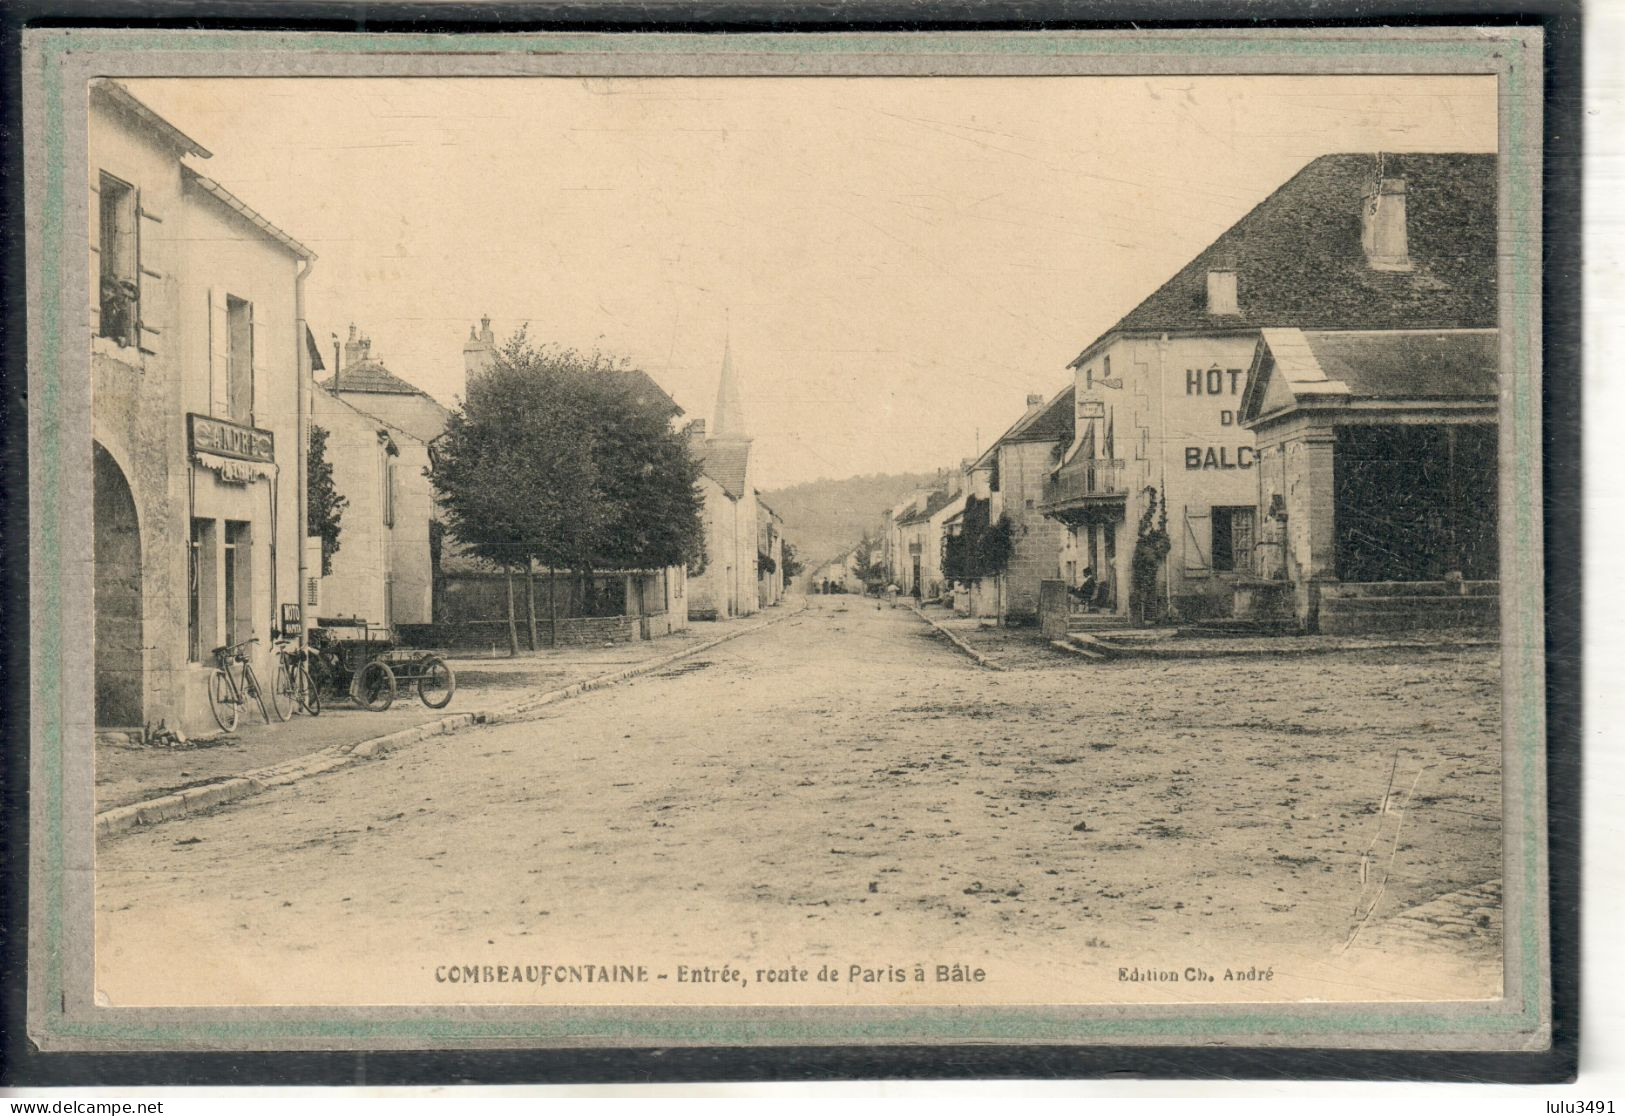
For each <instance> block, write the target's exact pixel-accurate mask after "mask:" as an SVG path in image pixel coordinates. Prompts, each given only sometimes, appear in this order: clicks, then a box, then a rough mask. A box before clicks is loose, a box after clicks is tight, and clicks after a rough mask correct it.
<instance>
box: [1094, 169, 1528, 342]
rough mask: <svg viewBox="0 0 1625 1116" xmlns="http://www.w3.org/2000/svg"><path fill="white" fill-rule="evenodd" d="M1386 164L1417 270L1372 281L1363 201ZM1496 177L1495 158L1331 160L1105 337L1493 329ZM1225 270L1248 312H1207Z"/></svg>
mask: <svg viewBox="0 0 1625 1116" xmlns="http://www.w3.org/2000/svg"><path fill="white" fill-rule="evenodd" d="M1379 160H1380V165H1381V171H1380V173H1381V174H1382V175H1383V176H1384V177H1386V178H1403V179H1405V191H1406V224H1407V240H1408V245H1407V247H1408V250H1409V254H1410V258H1411V260H1412V262H1413V263H1414V265H1415V266H1414V269H1413V270H1411V271H1377V270H1374V269H1372V268H1371V267H1370V266H1368V264H1367V262H1366V258H1365V253H1364V250H1363V249H1362V247H1361V243H1360V227H1361V221H1360V213H1361V205H1362V196H1363V194H1364V191H1365V188H1366V186H1367V184H1368V183H1370V182H1371V181H1372V180H1373V179H1374V178H1375V177H1376V176H1377V174H1378V173H1379V170H1378V167H1379ZM1495 171H1496V156H1494V155H1465V154H1443V155H1428V154H1385V155H1381V156H1379V155H1376V154H1360V155H1322V156H1321V157H1320V158H1318V159H1316V160H1314V161H1313V162H1311V163H1310V164H1309V165H1308V166H1306V167H1304V168H1303V170H1301V171H1299V172H1298V173H1297V174H1295V175H1294V176H1293V177H1292V178H1291V179H1289V180H1288V181H1287V182H1286V183H1285V184H1284V185H1282V186H1281V187H1280V188H1279V189H1278V190H1276V191H1275V192H1274V193H1273V194H1271V195H1270V196H1269V197H1268V198H1266V199H1264V201H1262V202H1261V203H1259V205H1258V206H1257V207H1256V208H1254V209H1253V211H1252V212H1251V213H1249V214H1247V216H1245V217H1243V218H1242V219H1241V220H1240V221H1238V222H1236V224H1234V225H1232V226H1231V227H1230V229H1229V230H1228V231H1226V232H1225V233H1224V234H1222V235H1221V236H1220V237H1219V238H1218V239H1217V240H1215V241H1214V242H1213V243H1212V244H1211V245H1209V246H1208V247H1207V248H1206V249H1205V250H1204V251H1202V252H1201V253H1200V254H1199V255H1198V256H1197V257H1196V258H1195V259H1194V260H1192V261H1191V262H1190V263H1189V264H1187V265H1186V266H1185V267H1184V268H1182V269H1181V270H1180V271H1179V272H1178V273H1177V274H1176V275H1175V276H1174V277H1173V278H1172V279H1170V280H1168V282H1166V283H1164V284H1163V285H1162V286H1161V287H1159V288H1158V289H1157V290H1156V291H1155V292H1154V293H1152V295H1151V296H1150V297H1149V298H1147V299H1146V300H1145V301H1144V302H1142V303H1140V305H1139V306H1137V307H1135V308H1134V309H1133V310H1131V311H1130V312H1129V313H1128V314H1127V315H1125V316H1124V317H1123V319H1122V320H1121V321H1119V322H1118V323H1117V324H1116V325H1114V326H1113V327H1112V328H1111V329H1110V330H1108V331H1107V335H1109V334H1111V333H1114V332H1118V331H1153V332H1160V331H1167V330H1180V329H1203V328H1257V327H1260V326H1296V327H1297V328H1299V329H1474V328H1488V327H1493V326H1495V325H1496V266H1497V264H1496V177H1495ZM1221 268H1233V269H1235V271H1236V273H1237V276H1236V284H1237V302H1238V305H1239V310H1240V313H1237V314H1219V315H1215V314H1209V313H1208V312H1207V273H1208V272H1209V271H1210V270H1214V269H1221ZM1103 336H1105V335H1103ZM1085 351H1086V352H1087V350H1085Z"/></svg>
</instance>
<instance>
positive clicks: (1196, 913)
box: [97, 597, 1500, 1004]
mask: <svg viewBox="0 0 1625 1116" xmlns="http://www.w3.org/2000/svg"><path fill="white" fill-rule="evenodd" d="M1497 675H1498V664H1497V661H1496V658H1495V656H1494V655H1493V654H1491V653H1482V654H1476V653H1470V652H1469V653H1461V652H1458V653H1453V654H1448V655H1444V654H1429V653H1426V652H1418V653H1415V654H1407V655H1404V656H1399V657H1396V656H1393V655H1388V656H1383V657H1378V656H1373V655H1363V656H1362V655H1348V656H1341V655H1340V656H1321V657H1316V658H1306V659H1299V660H1294V659H1293V658H1291V657H1290V656H1289V655H1284V656H1282V657H1281V658H1279V659H1262V660H1261V659H1248V660H1235V661H1224V660H1217V661H1215V660H1204V661H1194V662H1158V663H1123V664H1106V665H1099V664H1080V663H1079V662H1077V661H1076V660H1071V659H1067V658H1064V657H1060V656H1057V657H1056V658H1055V659H1054V660H1053V661H1045V660H1041V659H1040V660H1038V661H1037V665H1034V666H1031V667H1029V668H1027V669H1020V670H1011V671H1007V672H990V671H985V670H981V669H979V668H978V667H976V666H975V665H974V664H972V663H971V662H970V661H969V660H968V659H966V658H965V657H964V656H962V655H961V654H960V653H959V652H957V651H955V650H954V649H952V648H951V647H949V646H948V645H947V644H946V643H945V642H943V641H942V640H940V639H939V638H937V637H935V636H933V635H932V634H931V633H930V631H929V629H927V628H926V627H925V626H924V625H923V624H922V623H921V622H920V621H919V620H918V619H917V618H915V617H914V616H913V615H912V614H910V613H909V612H908V611H906V610H904V609H901V608H899V609H895V610H893V609H888V608H882V609H876V608H875V607H874V605H873V603H872V602H867V603H866V602H863V601H861V600H859V599H857V598H831V597H825V598H814V599H813V601H812V607H811V608H810V609H809V610H808V611H807V612H805V613H803V614H801V615H799V616H795V617H791V618H790V619H788V620H786V621H785V622H783V623H780V624H777V625H774V626H773V627H771V628H768V629H766V630H764V631H762V632H760V633H757V634H753V635H748V636H745V637H742V638H740V639H737V640H734V641H732V642H730V643H727V644H724V645H722V646H719V647H717V648H714V649H712V650H711V651H708V652H706V653H704V654H703V655H701V656H699V657H698V658H696V659H693V660H689V661H686V662H683V663H681V664H678V665H677V666H674V667H672V668H670V669H668V670H666V671H664V672H662V673H659V674H655V675H651V676H648V677H645V678H642V679H639V680H637V681H635V682H633V683H630V684H627V685H623V686H619V687H615V688H613V689H610V690H607V691H604V692H601V693H597V694H593V695H590V696H588V697H585V698H582V699H580V700H577V701H572V702H567V703H563V704H561V705H558V706H556V707H552V708H551V709H550V710H549V712H548V715H547V716H546V717H545V719H542V720H540V721H536V722H534V723H527V724H520V725H509V726H499V727H493V728H489V729H484V730H479V731H476V732H470V733H466V734H462V735H458V736H452V737H445V738H440V739H436V740H432V741H429V742H426V743H424V744H422V745H420V746H416V747H413V748H410V749H407V750H405V751H402V752H397V753H395V754H393V755H391V756H389V757H388V758H387V759H384V760H381V761H378V762H376V763H371V764H367V765H363V766H361V767H358V768H352V769H349V770H346V771H344V772H342V773H336V774H334V775H331V776H323V777H319V778H317V779H313V780H310V781H307V782H304V783H300V784H296V785H294V786H290V787H286V788H282V789H280V790H277V791H274V792H271V793H268V794H266V795H263V796H260V797H258V798H255V799H253V800H251V801H249V802H246V803H243V804H240V805H238V806H235V807H230V808H227V809H224V810H222V811H220V812H218V813H216V814H213V815H208V816H202V817H198V818H193V819H187V820H186V821H184V822H179V823H174V824H171V825H167V826H163V827H159V828H156V829H154V830H151V831H146V832H138V833H134V834H131V835H128V836H125V837H121V838H118V839H116V840H113V841H111V842H109V843H108V844H106V845H105V846H104V847H103V848H102V850H101V851H100V853H99V856H98V864H97V873H98V874H97V882H98V897H97V898H98V983H99V986H100V988H101V990H102V994H103V995H105V996H106V997H107V998H108V999H109V1000H110V1001H111V1002H113V1003H117V1004H178V1003H186V1004H210V1003H241V1002H251V1003H436V1002H464V1001H467V1002H478V1003H591V1002H647V1003H661V1002H671V1003H684V1004H705V1003H718V1004H748V1003H814V1002H822V1003H863V1004H868V1003H875V1004H881V1003H910V1002H949V1003H952V1002H967V1001H969V1002H985V1001H989V1000H992V1001H1000V1002H1008V1003H1019V1002H1098V1001H1133V1002H1148V1001H1150V1002H1183V1001H1191V1000H1221V1001H1222V1000H1237V999H1278V998H1289V999H1296V998H1307V997H1314V998H1321V999H1407V998H1414V997H1426V998H1434V997H1439V998H1448V997H1460V998H1479V997H1488V996H1493V995H1495V994H1497V992H1498V990H1499V986H1500V976H1499V964H1498V957H1497V953H1496V951H1497V949H1498V945H1499V943H1498V941H1497V940H1495V937H1494V935H1492V934H1485V935H1481V936H1480V939H1479V940H1477V941H1475V942H1474V943H1472V944H1471V945H1470V947H1464V946H1463V945H1462V943H1461V942H1460V941H1459V940H1454V941H1453V942H1452V943H1450V944H1449V945H1448V947H1446V946H1442V945H1441V946H1437V947H1435V945H1434V944H1433V943H1430V942H1429V941H1428V940H1426V938H1425V937H1423V938H1418V937H1416V936H1415V935H1410V936H1407V937H1406V938H1405V939H1404V946H1403V948H1402V949H1401V948H1397V947H1394V948H1390V947H1386V946H1379V945H1377V944H1373V943H1379V942H1381V941H1383V938H1382V936H1381V934H1380V928H1381V926H1382V924H1383V923H1384V922H1385V921H1386V920H1387V919H1389V918H1390V917H1391V916H1393V915H1394V914H1395V913H1397V912H1400V911H1403V910H1405V909H1407V908H1411V907H1414V906H1416V905H1417V904H1421V903H1424V902H1428V901H1431V900H1435V899H1437V898H1438V897H1440V896H1442V895H1445V894H1447V893H1451V892H1457V891H1461V890H1463V889H1468V888H1473V887H1479V886H1481V885H1484V884H1485V883H1486V882H1487V881H1491V880H1493V879H1494V878H1496V877H1497V876H1498V875H1499V874H1500V868H1499V863H1500V862H1499V857H1500V838H1499V822H1498V811H1499V808H1498V797H1499V793H1500V777H1499V773H1500V761H1499V739H1498V732H1499V725H1500V708H1499V697H1498V691H1497V685H1496V679H1497ZM1401 815H1402V818H1401ZM1400 820H1402V824H1401V825H1399V826H1398V827H1397V829H1396V825H1395V822H1396V821H1400ZM1391 839H1392V840H1391ZM1362 864H1363V868H1362ZM1372 901H1376V902H1377V909H1376V911H1375V913H1374V914H1373V915H1372V916H1371V919H1370V923H1369V924H1368V926H1367V927H1365V928H1364V929H1362V931H1361V933H1360V935H1358V936H1357V940H1356V942H1355V945H1354V948H1352V949H1347V950H1345V949H1343V948H1342V947H1343V946H1344V945H1345V943H1346V942H1347V941H1348V939H1349V937H1350V935H1351V932H1352V931H1353V930H1354V928H1355V923H1356V911H1357V910H1363V907H1362V904H1365V905H1369V904H1370V903H1371V902H1372ZM571 966H575V967H574V968H571ZM557 967H563V968H562V972H560V971H558V970H557ZM499 969H500V970H501V972H499ZM820 970H824V971H826V972H831V971H832V972H834V973H835V974H836V975H837V976H838V977H839V979H838V980H828V979H826V980H824V981H819V980H818V979H817V974H818V973H819V972H820ZM978 970H980V972H981V979H980V980H977V979H976V974H977V971H978ZM725 973H737V977H735V978H733V979H722V976H723V974H725ZM1266 973H1267V974H1268V976H1267V977H1266V975H1265V974H1266ZM503 974H506V975H503ZM705 974H710V977H709V978H708V977H707V976H706V975H705ZM1168 974H1173V976H1172V977H1170V976H1169V975H1168ZM1227 974H1228V975H1229V977H1230V979H1226V975H1227ZM956 975H959V976H964V977H966V978H967V979H966V980H956V979H954V977H955V976H956ZM775 976H777V977H780V978H782V979H777V980H776V979H773V977H775ZM589 977H591V978H592V979H590V980H589V979H588V978H589ZM919 977H923V978H924V979H923V980H922V979H918V978H919ZM602 978H608V983H605V982H603V979H602ZM688 978H696V979H688ZM939 978H940V979H939ZM1238 978H1239V979H1238Z"/></svg>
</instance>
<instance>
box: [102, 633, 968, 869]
mask: <svg viewBox="0 0 1625 1116" xmlns="http://www.w3.org/2000/svg"><path fill="white" fill-rule="evenodd" d="M806 608H807V606H806V605H805V604H803V605H802V606H801V607H800V608H798V609H795V610H794V611H788V612H784V613H781V614H779V615H778V616H774V617H771V618H769V619H767V620H765V621H763V622H762V623H760V624H754V625H752V626H751V627H748V628H741V629H740V630H739V631H736V632H728V633H726V634H724V635H720V636H718V637H716V638H715V639H708V640H706V641H705V642H703V643H696V644H695V645H694V646H692V647H685V648H684V649H683V650H681V651H675V652H673V653H672V654H670V655H662V656H660V657H659V658H657V659H651V660H649V661H648V662H646V663H638V664H636V665H635V666H630V667H625V668H623V669H621V670H617V671H612V672H611V673H609V674H601V675H598V676H597V677H594V678H587V679H583V680H582V681H580V682H572V683H571V684H570V685H568V686H563V687H560V688H559V689H557V690H548V691H547V692H545V693H542V694H539V695H536V696H533V697H525V698H522V699H520V700H518V701H512V702H508V703H507V704H505V705H499V706H496V707H494V708H492V709H490V710H484V711H479V710H476V711H471V712H468V713H456V714H453V715H451V716H449V717H441V718H440V719H438V720H434V721H428V722H426V723H424V724H421V725H413V726H411V727H408V728H404V729H397V730H396V731H394V732H391V733H386V734H384V735H383V736H374V737H371V738H369V739H366V740H358V741H349V742H346V743H342V744H334V745H331V746H329V747H326V748H323V749H321V750H319V751H315V752H311V753H310V754H308V755H304V756H300V757H298V758H297V759H293V760H288V761H286V762H284V763H279V764H276V765H274V766H272V767H263V768H260V769H259V770H257V771H249V772H247V773H245V774H243V775H237V776H233V777H232V778H229V779H220V780H217V781H215V782H212V783H204V784H203V785H201V786H196V787H188V788H187V789H185V790H182V791H176V792H174V793H173V794H166V795H162V796H160V797H158V798H149V799H146V800H144V801H141V802H132V803H129V804H128V805H125V806H116V807H114V808H112V809H110V810H103V811H102V812H100V813H98V814H97V815H96V836H97V837H98V838H102V837H111V836H113V835H115V834H118V833H124V832H127V831H129V830H131V829H138V828H141V827H143V826H150V825H157V824H158V823H160V822H166V821H173V820H174V819H176V818H183V817H187V816H188V815H191V814H200V813H202V812H203V811H205V810H212V809H214V808H215V807H217V806H225V805H227V804H229V803H232V802H237V801H240V800H241V799H244V798H248V797H250V796H251V795H256V794H259V793H261V792H263V791H265V790H268V789H270V788H271V787H282V786H287V785H288V784H290V783H297V782H299V781H300V780H301V779H309V778H311V777H312V776H315V775H322V774H325V773H326V772H329V771H334V770H337V769H338V768H341V767H348V766H349V765H351V764H353V763H357V762H360V761H361V760H369V759H378V758H381V757H383V756H386V755H388V754H389V753H391V752H393V751H396V750H398V749H400V748H404V747H405V746H407V745H408V744H416V743H418V742H419V741H422V740H427V739H428V738H430V737H432V736H449V735H453V734H455V733H458V732H461V731H463V730H464V729H469V728H475V727H478V726H481V725H503V724H516V723H518V722H521V721H525V720H530V719H531V718H530V717H528V716H527V714H529V713H531V712H532V711H534V710H537V709H541V708H543V707H545V706H548V705H553V704H555V703H557V702H560V701H566V700H568V699H570V698H573V697H579V696H580V695H581V694H584V693H589V692H591V691H593V690H600V689H605V688H607V687H609V686H613V685H615V684H617V683H620V682H625V681H626V680H628V679H630V678H636V677H637V676H639V675H641V674H650V673H652V672H654V671H657V670H660V669H662V668H663V667H667V666H670V665H671V664H672V663H675V662H678V661H680V660H682V659H686V658H688V657H689V656H690V655H697V654H699V653H700V652H701V651H708V650H710V649H711V648H713V647H716V646H717V645H718V644H722V643H727V642H728V641H729V640H734V639H738V638H739V637H740V636H747V635H751V634H752V633H754V632H759V631H761V630H762V629H764V628H768V627H771V626H773V625H774V624H777V623H779V622H780V621H782V620H786V619H788V618H790V617H791V616H797V615H800V614H801V613H802V612H804V611H806ZM973 653H974V652H973Z"/></svg>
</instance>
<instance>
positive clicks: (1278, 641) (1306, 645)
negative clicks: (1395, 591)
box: [920, 605, 1500, 670]
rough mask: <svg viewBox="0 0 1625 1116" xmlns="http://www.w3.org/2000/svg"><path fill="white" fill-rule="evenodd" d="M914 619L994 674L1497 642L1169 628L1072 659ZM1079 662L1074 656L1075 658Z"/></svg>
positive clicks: (983, 628)
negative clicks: (1193, 632)
mask: <svg viewBox="0 0 1625 1116" xmlns="http://www.w3.org/2000/svg"><path fill="white" fill-rule="evenodd" d="M920 614H921V615H922V616H925V617H927V618H929V619H930V620H931V621H932V622H933V623H935V624H936V625H938V626H939V627H941V628H942V629H943V630H944V631H947V632H949V633H951V634H952V635H953V636H954V637H955V638H957V639H959V640H961V641H963V642H964V643H965V645H966V646H967V647H969V648H971V649H972V650H973V651H975V652H976V653H977V654H979V655H981V656H982V657H983V658H985V659H986V660H987V661H988V663H989V664H990V665H992V666H993V668H994V669H996V670H1012V669H1013V670H1023V669H1038V668H1044V667H1070V668H1075V667H1078V666H1082V665H1087V660H1093V661H1100V660H1106V661H1111V660H1118V659H1136V660H1166V661H1171V660H1180V659H1234V658H1268V657H1272V656H1276V655H1326V654H1341V653H1357V652H1372V651H1384V652H1401V651H1403V652H1417V653H1423V652H1438V653H1445V654H1448V653H1455V652H1460V651H1493V650H1496V649H1498V648H1499V647H1500V640H1499V639H1497V638H1495V637H1494V636H1486V635H1484V634H1483V633H1479V632H1474V631H1463V630H1456V629H1427V628H1419V629H1416V630H1414V631H1409V632H1383V633H1374V634H1371V635H1283V636H1222V637H1221V636H1206V637H1203V636H1195V637H1193V636H1187V635H1183V634H1181V633H1180V632H1179V631H1178V629H1175V628H1171V627H1170V628H1157V629H1139V630H1133V629H1122V630H1117V629H1107V630H1101V631H1091V632H1080V633H1074V634H1075V635H1076V636H1078V637H1079V638H1081V639H1084V640H1087V644H1086V646H1087V647H1088V648H1089V649H1090V650H1091V651H1093V652H1094V654H1092V655H1089V656H1087V658H1085V657H1080V655H1074V654H1071V653H1069V652H1067V651H1063V650H1061V649H1059V648H1056V647H1055V646H1053V645H1052V644H1051V643H1050V642H1049V641H1048V640H1046V639H1044V638H1043V636H1042V635H1041V634H1040V633H1039V631H1038V629H1037V628H1036V627H1015V628H1000V627H997V626H995V625H994V624H993V621H992V620H989V619H977V618H975V617H969V616H961V615H959V614H958V613H956V612H954V611H952V610H951V609H946V608H943V607H941V606H940V605H927V606H925V607H924V608H922V609H921V610H920ZM1080 654H1081V653H1080Z"/></svg>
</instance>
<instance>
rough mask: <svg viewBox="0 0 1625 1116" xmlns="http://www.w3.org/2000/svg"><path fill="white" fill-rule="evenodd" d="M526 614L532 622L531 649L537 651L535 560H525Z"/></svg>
mask: <svg viewBox="0 0 1625 1116" xmlns="http://www.w3.org/2000/svg"><path fill="white" fill-rule="evenodd" d="M525 613H526V615H527V617H528V618H529V620H530V649H531V650H532V651H535V650H536V649H537V642H536V562H535V560H534V559H531V558H526V559H525Z"/></svg>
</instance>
